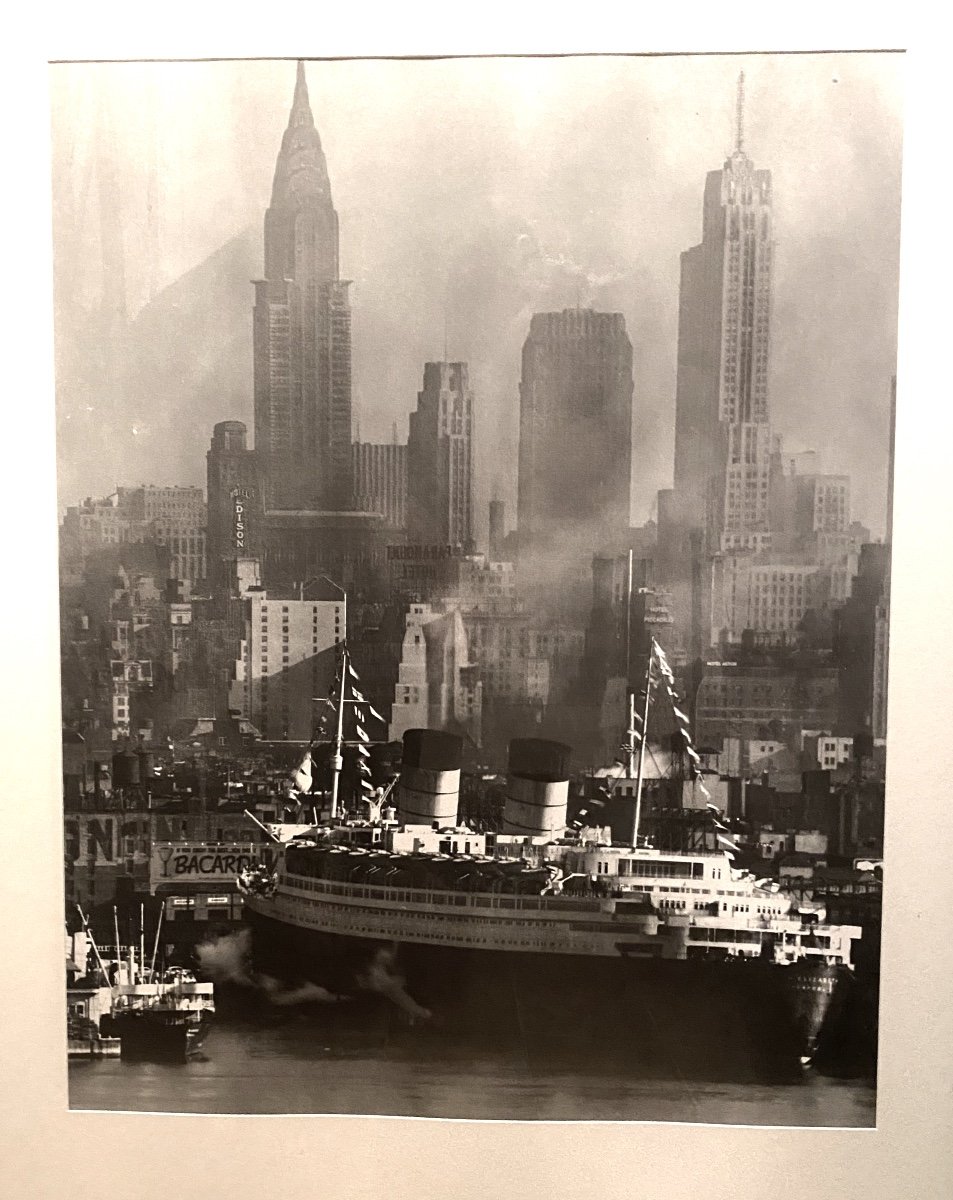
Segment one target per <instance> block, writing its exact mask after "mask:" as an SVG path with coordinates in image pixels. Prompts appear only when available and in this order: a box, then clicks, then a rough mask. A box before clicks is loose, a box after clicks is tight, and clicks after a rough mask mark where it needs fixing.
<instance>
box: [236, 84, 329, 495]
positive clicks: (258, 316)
mask: <svg viewBox="0 0 953 1200" xmlns="http://www.w3.org/2000/svg"><path fill="white" fill-rule="evenodd" d="M264 248H265V257H264V261H265V270H264V279H261V280H256V282H255V315H254V355H255V448H256V450H257V452H258V457H259V462H260V465H261V469H262V476H263V487H264V493H265V503H266V506H267V508H269V509H322V510H341V509H346V508H347V507H348V506H349V505H350V502H351V491H352V488H351V310H350V303H349V300H348V291H347V289H348V284H347V282H345V281H342V280H341V278H340V273H339V267H338V217H337V213H336V212H335V210H334V205H333V203H332V201H331V184H330V180H329V178H328V168H327V163H326V162H325V158H324V151H323V150H322V148H321V139H320V137H319V135H318V131H317V129H316V128H315V125H314V117H313V115H312V113H311V105H310V102H309V100H308V87H307V83H306V81H305V75H304V65H303V64H302V63H300V62H299V63H298V76H297V82H296V84H295V91H294V100H293V102H292V106H291V115H290V117H289V119H288V127H287V129H286V130H285V133H284V137H283V138H282V141H281V150H280V152H279V154H278V161H277V165H276V167H275V177H274V184H273V187H272V193H271V204H270V205H269V207H268V210H267V212H266V213H265V247H264Z"/></svg>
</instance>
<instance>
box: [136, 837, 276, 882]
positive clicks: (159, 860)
mask: <svg viewBox="0 0 953 1200" xmlns="http://www.w3.org/2000/svg"><path fill="white" fill-rule="evenodd" d="M273 860H274V850H273V848H272V847H271V846H270V845H255V844H254V843H249V842H244V843H241V844H237V843H209V842H164V843H159V844H157V845H154V846H153V847H152V862H151V867H150V872H149V875H150V881H151V886H152V890H153V891H155V889H156V888H157V887H167V886H169V885H172V886H175V885H181V884H203V883H215V884H219V883H227V882H229V881H230V880H231V881H234V880H235V879H237V878H238V876H239V875H240V874H241V872H242V871H245V870H247V869H248V868H249V867H253V866H256V865H258V864H262V863H263V864H265V865H266V866H271V864H272V862H273Z"/></svg>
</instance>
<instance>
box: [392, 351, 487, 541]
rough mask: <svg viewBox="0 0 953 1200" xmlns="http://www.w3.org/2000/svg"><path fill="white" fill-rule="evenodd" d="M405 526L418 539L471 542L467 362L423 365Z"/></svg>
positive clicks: (409, 441)
mask: <svg viewBox="0 0 953 1200" xmlns="http://www.w3.org/2000/svg"><path fill="white" fill-rule="evenodd" d="M407 531H408V535H409V537H410V540H411V541H412V542H416V543H419V544H422V545H449V546H460V547H462V548H463V549H464V550H468V549H469V548H470V546H471V544H472V542H473V393H472V392H471V391H470V380H469V374H468V371H467V364H466V363H463V362H454V363H451V362H430V363H426V364H425V365H424V386H423V390H422V391H420V392H418V393H417V410H416V412H412V413H411V414H410V434H409V436H408V439H407Z"/></svg>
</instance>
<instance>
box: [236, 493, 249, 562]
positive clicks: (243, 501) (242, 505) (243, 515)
mask: <svg viewBox="0 0 953 1200" xmlns="http://www.w3.org/2000/svg"><path fill="white" fill-rule="evenodd" d="M251 495H252V489H251V488H233V489H232V504H233V515H234V527H233V533H234V539H235V550H236V551H237V552H238V554H240V555H241V554H245V553H246V551H247V549H248V546H247V538H246V534H247V532H248V520H247V511H248V501H249V500H250V499H251Z"/></svg>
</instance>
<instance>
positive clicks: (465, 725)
mask: <svg viewBox="0 0 953 1200" xmlns="http://www.w3.org/2000/svg"><path fill="white" fill-rule="evenodd" d="M482 704H483V686H482V683H481V681H480V673H479V670H478V668H477V667H476V666H475V665H474V664H473V663H471V662H470V657H469V646H468V642H467V635H466V630H465V628H464V624H463V618H462V616H461V614H460V611H459V609H455V608H452V609H449V610H448V611H446V612H439V611H437V610H436V609H434V608H432V607H431V606H430V605H429V604H411V605H409V607H408V610H407V615H406V619H405V632H404V639H403V645H402V647H401V657H400V665H399V667H398V675H397V684H396V686H395V689H394V699H393V704H392V705H391V714H390V718H391V719H390V722H389V728H388V738H389V739H390V741H392V742H395V741H399V740H400V739H401V738H402V737H403V735H404V733H405V732H406V731H407V730H408V729H421V728H424V729H444V730H449V731H451V732H455V733H460V734H463V735H464V736H465V737H467V738H468V739H469V740H470V741H471V743H473V744H475V745H479V744H480V740H481V736H482V732H481V718H482Z"/></svg>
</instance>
